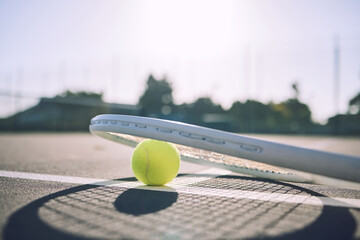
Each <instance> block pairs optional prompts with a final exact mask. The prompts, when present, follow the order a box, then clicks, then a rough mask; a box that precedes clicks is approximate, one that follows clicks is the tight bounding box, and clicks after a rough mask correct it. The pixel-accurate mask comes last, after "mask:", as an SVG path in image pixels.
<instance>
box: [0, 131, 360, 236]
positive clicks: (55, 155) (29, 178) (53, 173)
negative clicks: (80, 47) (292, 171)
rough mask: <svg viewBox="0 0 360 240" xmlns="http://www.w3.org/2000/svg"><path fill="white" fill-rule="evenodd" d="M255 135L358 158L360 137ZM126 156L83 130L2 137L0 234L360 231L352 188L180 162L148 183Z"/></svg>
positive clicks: (359, 202) (359, 205)
mask: <svg viewBox="0 0 360 240" xmlns="http://www.w3.org/2000/svg"><path fill="white" fill-rule="evenodd" d="M255 137H258V138H263V139H266V140H273V141H277V142H284V143H287V144H293V145H297V146H302V147H310V148H314V149H322V150H329V151H333V152H339V153H345V154H350V155H356V156H360V148H359V146H360V138H341V137H337V138H335V137H304V136H271V135H269V136H255ZM131 154H132V149H131V148H129V147H126V146H122V145H120V144H117V143H113V142H110V141H106V140H104V139H100V138H98V137H95V136H92V135H90V134H85V133H83V134H80V133H77V134H73V133H72V134H70V133H60V134H54V133H49V134H42V133H41V134H40V133H39V134H1V135H0V160H1V161H0V196H1V198H0V199H1V200H0V201H1V204H0V224H1V225H0V226H1V238H2V239H359V238H360V228H359V226H360V191H356V190H348V189H342V188H336V187H328V186H319V185H310V184H298V183H289V182H277V181H270V180H263V179H258V178H254V177H250V176H244V175H239V174H234V173H231V172H228V171H224V170H219V169H214V168H208V167H206V166H201V165H195V164H190V163H186V162H182V163H181V168H180V173H179V175H178V177H177V178H176V179H175V180H174V181H173V182H171V183H170V184H168V185H167V186H164V187H149V186H144V185H143V184H141V183H139V182H138V181H136V179H135V178H134V177H133V174H132V172H131V168H130V159H131ZM359 174H360V173H359Z"/></svg>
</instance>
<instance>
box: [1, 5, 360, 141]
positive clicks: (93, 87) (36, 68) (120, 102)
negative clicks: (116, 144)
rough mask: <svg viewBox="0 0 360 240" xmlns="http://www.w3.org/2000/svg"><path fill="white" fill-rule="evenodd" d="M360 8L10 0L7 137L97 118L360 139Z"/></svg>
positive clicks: (4, 96)
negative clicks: (124, 116) (109, 115)
mask: <svg viewBox="0 0 360 240" xmlns="http://www.w3.org/2000/svg"><path fill="white" fill-rule="evenodd" d="M359 13H360V1H358V0H301V1H300V0H296V1H295V0H238V1H232V0H225V1H212V0H203V1H202V0H196V1H195V0H193V1H190V0H174V1H166V0H147V1H145V0H131V1H130V0H101V1H100V0H76V1H70V0H54V1H46V0H2V1H0V118H1V119H0V130H1V131H87V130H88V125H89V122H90V119H91V118H92V117H94V116H95V115H97V114H102V113H115V114H131V115H141V116H150V117H158V118H163V119H171V120H177V121H182V122H187V123H193V124H198V125H202V126H207V127H212V128H217V129H222V130H226V131H232V132H242V133H277V134H278V133H284V134H335V135H340V134H341V135H360V27H359V26H360V14H359Z"/></svg>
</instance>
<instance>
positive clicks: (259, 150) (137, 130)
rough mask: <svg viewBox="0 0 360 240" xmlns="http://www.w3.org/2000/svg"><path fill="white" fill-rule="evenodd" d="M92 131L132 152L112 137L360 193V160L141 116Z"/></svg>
mask: <svg viewBox="0 0 360 240" xmlns="http://www.w3.org/2000/svg"><path fill="white" fill-rule="evenodd" d="M89 129H90V132H91V133H92V134H94V135H97V136H100V137H103V138H106V139H109V140H112V141H115V142H119V143H122V144H126V145H129V146H132V147H135V146H136V144H134V143H132V142H126V139H122V138H121V137H119V136H117V135H114V134H112V133H117V134H126V135H133V136H138V137H144V138H151V139H157V140H161V141H167V142H172V143H176V144H181V145H185V146H190V147H195V148H199V149H204V150H208V151H213V152H217V153H221V154H225V155H229V156H234V157H239V158H245V159H250V160H253V161H257V162H261V163H265V164H269V165H273V166H277V167H282V168H286V169H291V170H295V174H278V173H271V172H267V171H251V169H236V168H234V167H228V166H226V165H222V164H217V163H215V164H214V163H209V162H206V161H204V160H201V159H193V158H190V159H186V158H182V159H183V160H187V161H191V162H195V163H199V164H206V165H212V166H216V167H220V168H225V169H229V170H232V171H235V172H240V173H245V174H250V175H254V176H257V177H264V178H270V179H276V180H285V181H295V182H311V183H318V184H326V185H333V186H340V187H347V188H355V189H360V157H356V156H348V155H343V154H337V153H330V152H324V151H319V150H313V149H307V148H301V147H296V146H290V145H286V144H280V143H275V142H269V141H265V140H260V139H254V138H250V137H247V136H242V135H239V134H234V133H229V132H225V131H220V130H215V129H210V128H205V127H200V126H196V125H190V124H184V123H181V122H175V121H168V120H162V119H155V118H148V117H139V116H129V115H114V114H103V115H98V116H96V117H94V118H93V119H92V120H91V122H90V126H89Z"/></svg>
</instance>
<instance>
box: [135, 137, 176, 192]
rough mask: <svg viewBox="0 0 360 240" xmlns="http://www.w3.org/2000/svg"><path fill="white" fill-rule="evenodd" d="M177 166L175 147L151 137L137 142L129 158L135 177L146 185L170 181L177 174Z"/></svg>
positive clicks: (158, 184) (157, 184)
mask: <svg viewBox="0 0 360 240" xmlns="http://www.w3.org/2000/svg"><path fill="white" fill-rule="evenodd" d="M179 167H180V156H179V152H178V151H177V149H176V147H175V146H174V145H173V144H171V143H167V142H162V141H158V140H153V139H148V140H144V141H143V142H141V143H140V144H138V145H137V147H136V148H135V150H134V153H133V155H132V159H131V168H132V170H133V172H134V175H135V177H136V178H137V179H138V180H139V181H141V182H143V183H145V184H147V185H154V186H161V185H164V184H166V183H168V182H170V181H171V180H173V179H174V178H175V177H176V175H177V174H178V171H179Z"/></svg>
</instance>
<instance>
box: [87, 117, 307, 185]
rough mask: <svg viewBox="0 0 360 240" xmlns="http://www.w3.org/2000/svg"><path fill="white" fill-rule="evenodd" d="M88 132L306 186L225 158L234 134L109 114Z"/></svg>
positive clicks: (286, 173)
mask: <svg viewBox="0 0 360 240" xmlns="http://www.w3.org/2000/svg"><path fill="white" fill-rule="evenodd" d="M89 128H90V132H91V133H92V134H94V135H97V136H99V137H102V138H105V139H108V140H111V141H114V142H117V143H120V144H123V145H127V146H129V147H133V148H135V147H136V146H137V144H138V143H140V142H141V141H143V140H145V139H147V138H151V139H156V140H161V141H167V142H171V143H173V144H174V145H175V146H176V147H177V149H178V150H179V153H180V156H181V160H183V161H187V162H192V163H196V164H201V165H206V166H210V167H217V168H221V169H226V170H230V171H233V172H236V173H240V174H245V175H251V176H254V177H259V178H266V179H272V180H280V181H290V182H309V179H308V178H305V177H302V176H300V175H298V174H294V173H293V172H292V171H290V170H288V169H284V168H280V167H276V166H272V165H269V164H264V163H260V162H256V161H252V160H248V159H245V158H239V157H235V156H231V155H227V154H226V152H228V151H229V148H230V152H231V148H232V147H238V145H237V144H234V143H233V142H231V140H233V141H238V140H235V139H232V138H231V137H232V135H233V134H230V133H226V132H223V131H218V130H213V129H207V128H202V127H198V126H194V125H189V124H183V123H179V122H173V121H167V120H160V119H153V118H146V117H137V116H126V115H111V114H105V115H99V116H96V117H95V118H93V119H92V120H91V123H90V127H89ZM244 142H245V141H243V142H242V143H241V145H240V146H241V147H242V148H243V149H244V151H245V152H246V151H249V152H251V153H252V154H254V153H255V154H256V153H261V151H262V149H261V147H260V146H257V145H255V144H252V143H251V142H250V143H246V144H245V143H244ZM232 145H236V146H232ZM225 146H226V147H227V148H225Z"/></svg>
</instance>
